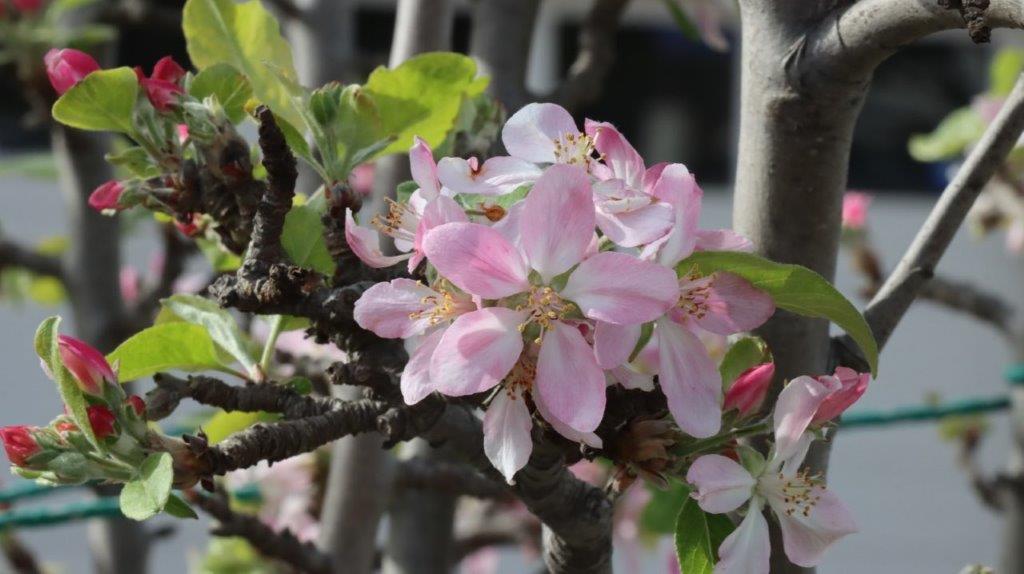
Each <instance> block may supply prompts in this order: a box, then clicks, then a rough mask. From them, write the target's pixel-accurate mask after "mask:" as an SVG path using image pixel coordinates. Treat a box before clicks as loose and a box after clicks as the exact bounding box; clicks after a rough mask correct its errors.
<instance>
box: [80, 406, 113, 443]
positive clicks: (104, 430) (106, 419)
mask: <svg viewBox="0 0 1024 574" xmlns="http://www.w3.org/2000/svg"><path fill="white" fill-rule="evenodd" d="M86 413H88V415H89V426H91V427H92V432H93V434H95V435H96V438H98V439H105V438H107V437H108V436H110V435H112V434H114V422H115V419H114V413H113V412H111V410H110V409H108V408H107V407H105V406H103V405H92V406H90V407H89V408H88V409H86Z"/></svg>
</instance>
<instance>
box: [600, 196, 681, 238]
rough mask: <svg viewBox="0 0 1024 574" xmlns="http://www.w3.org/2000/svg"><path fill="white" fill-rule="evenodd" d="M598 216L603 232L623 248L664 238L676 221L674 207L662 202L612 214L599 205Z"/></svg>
mask: <svg viewBox="0 0 1024 574" xmlns="http://www.w3.org/2000/svg"><path fill="white" fill-rule="evenodd" d="M596 216H597V226H598V227H600V228H601V232H602V233H604V234H605V235H606V236H607V237H608V239H610V240H611V241H612V242H614V243H615V244H616V245H621V246H623V247H637V246H638V245H643V244H645V243H651V242H653V241H656V240H658V239H660V238H662V237H664V236H665V234H666V233H668V232H669V230H671V229H672V224H673V221H674V212H673V210H672V207H671V206H670V205H669V204H667V203H661V202H658V203H651V204H648V205H645V206H643V207H638V208H636V209H632V210H630V211H623V212H621V213H610V212H608V211H606V210H604V209H602V206H601V205H598V206H597V211H596Z"/></svg>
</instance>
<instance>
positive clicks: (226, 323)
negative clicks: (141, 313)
mask: <svg viewBox="0 0 1024 574" xmlns="http://www.w3.org/2000/svg"><path fill="white" fill-rule="evenodd" d="M160 305H161V306H163V307H164V308H165V309H167V310H169V311H170V312H171V313H174V314H175V315H177V316H178V317H181V318H182V319H184V320H185V321H187V322H189V323H193V324H196V325H202V326H203V327H205V328H206V330H207V331H208V332H209V334H210V337H211V338H212V339H213V341H214V342H215V343H217V345H219V346H220V348H222V349H224V350H225V351H226V352H227V353H228V354H229V355H231V356H232V357H233V358H234V359H235V360H236V361H238V362H239V363H241V365H242V366H243V367H244V368H245V370H246V371H247V372H249V373H254V372H255V369H256V363H257V359H256V357H255V356H254V354H253V352H252V349H251V348H250V345H249V342H248V339H247V337H246V336H245V335H244V334H243V333H242V330H241V329H240V328H239V327H238V323H237V322H235V318H234V317H232V316H231V313H228V312H227V311H225V310H224V309H221V308H220V306H218V305H217V304H216V303H214V302H213V301H211V300H209V299H206V298H204V297H200V296H198V295H172V296H171V297H168V298H167V299H163V300H161V301H160Z"/></svg>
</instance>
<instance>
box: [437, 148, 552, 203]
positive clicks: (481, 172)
mask: <svg viewBox="0 0 1024 574" xmlns="http://www.w3.org/2000/svg"><path fill="white" fill-rule="evenodd" d="M540 174H541V169H540V168H539V167H537V166H536V165H534V164H532V163H530V162H528V161H524V160H521V159H517V158H514V157H507V156H496V157H492V158H490V159H488V160H487V161H485V162H484V163H483V165H480V162H479V160H477V158H475V157H471V158H469V159H468V160H467V159H463V158H461V157H446V158H443V159H442V160H441V161H440V162H439V163H438V164H437V176H438V178H439V179H440V181H441V183H443V184H444V186H445V187H447V188H449V189H451V190H452V191H454V192H456V193H466V194H480V195H504V194H506V193H511V192H513V191H515V189H516V188H517V187H519V186H521V185H523V184H525V183H530V182H532V181H536V180H537V178H538V177H540Z"/></svg>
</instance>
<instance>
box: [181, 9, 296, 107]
mask: <svg viewBox="0 0 1024 574" xmlns="http://www.w3.org/2000/svg"><path fill="white" fill-rule="evenodd" d="M182 28H183V29H184V31H185V41H186V43H187V47H188V54H189V57H190V58H191V59H192V63H193V64H195V66H196V67H197V68H199V69H200V70H204V69H206V68H209V67H211V66H214V65H215V64H221V63H226V64H230V65H231V66H234V68H235V69H236V70H238V71H239V72H241V73H242V74H243V75H244V76H245V77H246V78H248V79H249V83H250V84H251V85H252V92H253V94H254V95H255V96H256V98H257V99H258V100H260V101H261V102H263V103H265V104H266V105H267V106H269V107H270V109H271V110H273V111H274V113H275V114H277V115H278V116H281V117H282V118H284V119H285V120H287V121H288V123H290V124H292V125H293V126H296V125H300V124H301V123H302V117H301V114H300V113H299V110H298V108H296V106H295V102H294V101H293V100H292V97H291V94H290V92H289V88H288V86H287V85H285V84H284V83H283V82H281V80H280V79H279V78H278V74H283V75H285V76H287V77H288V78H291V79H293V80H294V79H295V78H296V77H297V76H296V73H295V67H294V65H293V63H292V50H291V48H290V47H289V46H288V43H287V42H286V41H285V40H284V38H283V37H282V36H281V30H280V27H279V25H278V22H277V20H276V19H274V16H273V15H272V14H271V13H270V12H268V11H267V10H266V9H265V8H264V7H263V5H262V4H261V3H260V1H259V0H249V1H247V2H242V3H235V2H233V1H232V0H188V2H186V3H185V10H184V13H183V15H182ZM221 103H223V102H221Z"/></svg>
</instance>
